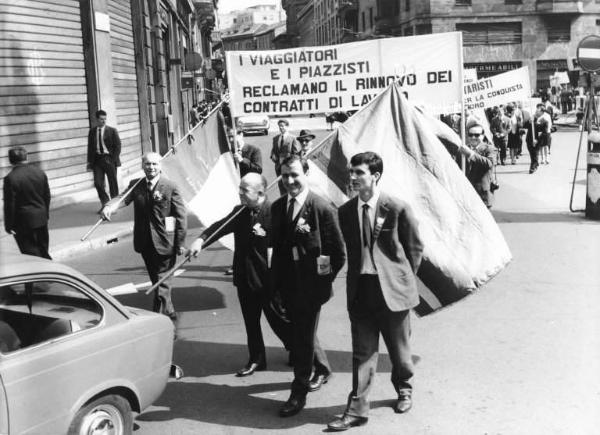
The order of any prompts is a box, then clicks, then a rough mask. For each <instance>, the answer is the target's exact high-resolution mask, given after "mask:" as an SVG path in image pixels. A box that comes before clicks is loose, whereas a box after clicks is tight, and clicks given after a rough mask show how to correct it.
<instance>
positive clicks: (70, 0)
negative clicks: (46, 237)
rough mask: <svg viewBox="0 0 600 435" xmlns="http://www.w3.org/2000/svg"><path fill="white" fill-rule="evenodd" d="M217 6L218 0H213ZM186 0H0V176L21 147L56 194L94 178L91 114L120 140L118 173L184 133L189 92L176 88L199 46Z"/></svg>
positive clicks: (125, 172) (81, 187) (82, 187)
mask: <svg viewBox="0 0 600 435" xmlns="http://www.w3.org/2000/svg"><path fill="white" fill-rule="evenodd" d="M211 3H212V4H213V6H214V7H216V0H214V3H213V0H211ZM193 13H194V5H193V3H192V2H191V1H190V0H62V1H57V0H35V1H34V0H21V1H19V2H3V3H2V4H0V14H1V15H2V20H1V21H0V43H1V44H2V45H3V48H2V49H1V50H0V71H1V72H2V76H3V80H2V83H0V103H1V106H2V111H1V113H0V177H4V176H5V175H6V174H7V173H8V172H9V171H10V164H9V162H8V157H7V154H8V149H9V148H10V147H13V146H23V147H24V148H26V149H27V151H28V154H29V159H30V162H32V163H33V164H35V165H38V166H40V167H41V168H42V169H43V170H44V171H46V173H47V174H48V178H49V183H50V188H51V192H52V195H53V197H54V198H55V200H53V204H54V205H57V204H60V201H56V198H60V197H63V196H68V195H71V194H75V193H77V192H80V191H82V190H88V189H91V188H92V186H93V177H92V173H91V172H88V171H87V170H86V158H87V136H88V131H89V129H90V127H92V126H94V125H95V112H96V111H97V110H99V109H103V110H105V111H106V112H107V113H108V124H109V125H112V126H114V127H116V128H117V129H118V130H119V134H120V137H121V141H122V151H121V162H122V166H121V168H120V169H119V178H120V180H123V179H124V178H126V177H127V176H128V175H130V174H131V173H133V172H137V171H138V170H139V169H140V157H141V155H142V154H143V153H144V152H147V151H159V152H161V153H164V152H166V150H168V149H169V147H170V146H171V145H173V144H174V143H175V142H177V141H178V140H179V138H181V137H183V135H184V134H185V133H186V132H187V128H188V122H187V116H188V107H189V106H191V102H192V101H193V98H194V95H193V90H192V89H184V88H182V74H183V71H184V69H185V67H186V65H185V59H186V55H187V54H188V53H190V52H191V51H196V50H197V47H194V39H193V38H192V35H191V30H192V17H193Z"/></svg>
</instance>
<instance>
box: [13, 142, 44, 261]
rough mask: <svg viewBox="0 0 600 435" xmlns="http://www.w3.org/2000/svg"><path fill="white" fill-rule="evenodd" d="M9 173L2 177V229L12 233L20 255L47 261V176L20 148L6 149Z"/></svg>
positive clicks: (25, 151) (23, 149)
mask: <svg viewBox="0 0 600 435" xmlns="http://www.w3.org/2000/svg"><path fill="white" fill-rule="evenodd" d="M8 161H9V162H10V164H11V165H12V169H11V171H10V172H9V173H8V174H7V175H6V176H5V177H4V229H5V230H6V232H7V233H9V234H12V235H13V236H14V238H15V240H16V242H17V245H18V246H19V250H20V251H21V253H23V254H27V255H35V256H37V257H43V258H47V259H49V260H52V258H50V254H49V253H48V244H49V235H48V218H49V215H50V186H49V185H48V177H47V176H46V174H45V173H44V171H42V170H41V169H40V168H38V167H37V166H34V165H31V164H29V162H28V161H27V150H26V149H25V148H23V147H16V148H11V149H10V150H8Z"/></svg>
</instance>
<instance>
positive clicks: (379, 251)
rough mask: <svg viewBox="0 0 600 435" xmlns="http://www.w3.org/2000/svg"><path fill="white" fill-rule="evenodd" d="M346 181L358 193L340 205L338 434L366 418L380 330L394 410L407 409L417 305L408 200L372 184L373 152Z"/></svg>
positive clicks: (416, 248)
mask: <svg viewBox="0 0 600 435" xmlns="http://www.w3.org/2000/svg"><path fill="white" fill-rule="evenodd" d="M350 166H351V168H350V182H351V185H352V189H353V190H354V191H357V192H358V196H357V197H355V198H353V199H351V200H349V201H348V202H346V203H345V204H344V205H342V206H341V207H340V208H339V210H338V216H339V220H340V226H341V229H342V233H343V235H344V240H345V242H346V249H347V251H348V274H347V277H346V286H347V307H348V312H349V315H350V325H351V329H352V391H351V392H350V395H349V397H348V404H347V407H346V411H345V412H344V415H343V416H342V417H341V418H338V419H336V420H334V421H332V422H331V423H329V425H328V428H329V429H330V430H332V431H343V430H346V429H349V428H351V427H354V426H360V425H363V424H365V423H367V419H368V418H367V414H368V412H369V402H368V399H367V396H368V393H369V390H370V389H371V386H372V385H373V382H374V380H375V372H376V369H377V356H378V355H377V353H378V348H379V335H380V334H381V335H382V336H383V340H384V341H385V344H386V347H387V349H388V353H389V355H390V360H391V362H392V384H393V385H394V389H395V390H396V393H397V394H398V400H397V401H396V402H395V404H394V410H395V411H396V412H397V413H403V412H406V411H408V410H409V409H410V408H411V406H412V386H411V384H410V378H411V377H412V375H413V362H412V357H411V351H410V344H409V338H410V318H409V310H410V309H411V308H413V307H415V306H416V305H417V304H418V303H419V295H418V293H417V280H416V276H415V274H416V272H417V269H418V268H419V265H420V263H421V258H422V255H423V243H422V242H421V239H420V238H419V232H418V222H417V221H416V219H415V216H414V215H413V212H412V210H411V208H410V207H409V205H408V204H406V203H405V202H403V201H400V200H398V199H395V198H392V197H390V196H388V195H387V194H385V193H384V192H381V191H380V190H379V188H378V186H377V183H378V182H379V180H380V178H381V174H382V173H383V161H382V160H381V157H380V156H379V155H377V154H376V153H373V152H364V153H359V154H356V155H355V156H353V157H352V158H351V159H350Z"/></svg>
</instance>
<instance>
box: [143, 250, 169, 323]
mask: <svg viewBox="0 0 600 435" xmlns="http://www.w3.org/2000/svg"><path fill="white" fill-rule="evenodd" d="M141 254H142V258H143V259H144V263H145V264H146V270H147V271H148V276H149V277H150V281H152V284H155V283H156V282H158V280H159V279H161V278H162V276H163V275H164V273H165V272H167V271H168V270H170V269H171V268H172V267H173V265H174V264H175V258H176V256H175V254H172V255H161V254H159V253H158V252H156V249H154V247H153V246H148V247H146V248H145V249H143V250H142V252H141ZM171 279H172V276H171V277H170V278H168V279H167V280H165V282H163V283H162V284H161V285H160V286H158V288H157V289H156V290H154V303H153V306H152V310H153V311H154V312H156V313H162V314H166V315H167V316H169V315H172V314H173V313H175V308H174V307H173V301H172V300H171Z"/></svg>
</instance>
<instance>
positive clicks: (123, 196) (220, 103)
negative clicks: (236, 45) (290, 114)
mask: <svg viewBox="0 0 600 435" xmlns="http://www.w3.org/2000/svg"><path fill="white" fill-rule="evenodd" d="M224 102H225V97H224V98H223V99H221V101H220V102H219V103H218V104H217V105H216V106H215V107H213V108H212V110H211V111H210V112H208V114H207V115H206V116H205V117H204V118H202V121H201V122H199V123H198V124H197V125H196V126H195V127H194V128H192V129H191V130H189V131H188V132H187V133H186V134H185V135H184V136H183V137H182V138H181V139H179V140H178V141H177V143H176V144H175V145H173V146H172V147H171V148H169V150H168V151H167V152H166V153H165V155H164V156H162V157H161V159H160V161H161V162H162V161H163V160H164V159H166V158H167V157H169V156H170V155H171V154H173V153H174V152H175V148H177V147H178V146H179V144H181V143H182V142H183V141H184V140H185V139H186V138H187V137H189V136H190V135H191V134H192V132H193V131H194V130H195V129H196V128H197V127H198V126H199V125H201V124H202V123H203V122H204V121H205V120H206V119H208V118H209V117H210V116H212V114H213V113H215V112H216V111H217V110H218V109H219V108H220V106H221V105H222V104H223V103H224ZM140 181H142V178H139V179H138V180H137V181H136V182H135V183H134V184H133V186H131V187H130V188H129V189H127V190H126V191H125V193H123V194H122V195H120V196H119V200H118V201H117V202H116V203H115V204H117V208H119V205H120V204H121V203H122V202H123V200H124V199H125V198H126V197H127V195H129V194H130V193H131V192H133V189H135V186H137V185H138V184H139V182H140ZM104 221H105V219H102V218H100V219H98V221H96V223H95V224H94V225H93V226H92V227H91V228H90V229H89V230H88V231H87V232H86V233H85V234H84V235H83V236H82V237H81V239H79V240H80V241H81V242H84V241H85V240H86V239H87V238H88V237H89V236H90V234H92V233H93V232H94V231H96V229H97V228H98V227H99V226H100V225H101V224H102V223H103V222H104Z"/></svg>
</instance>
